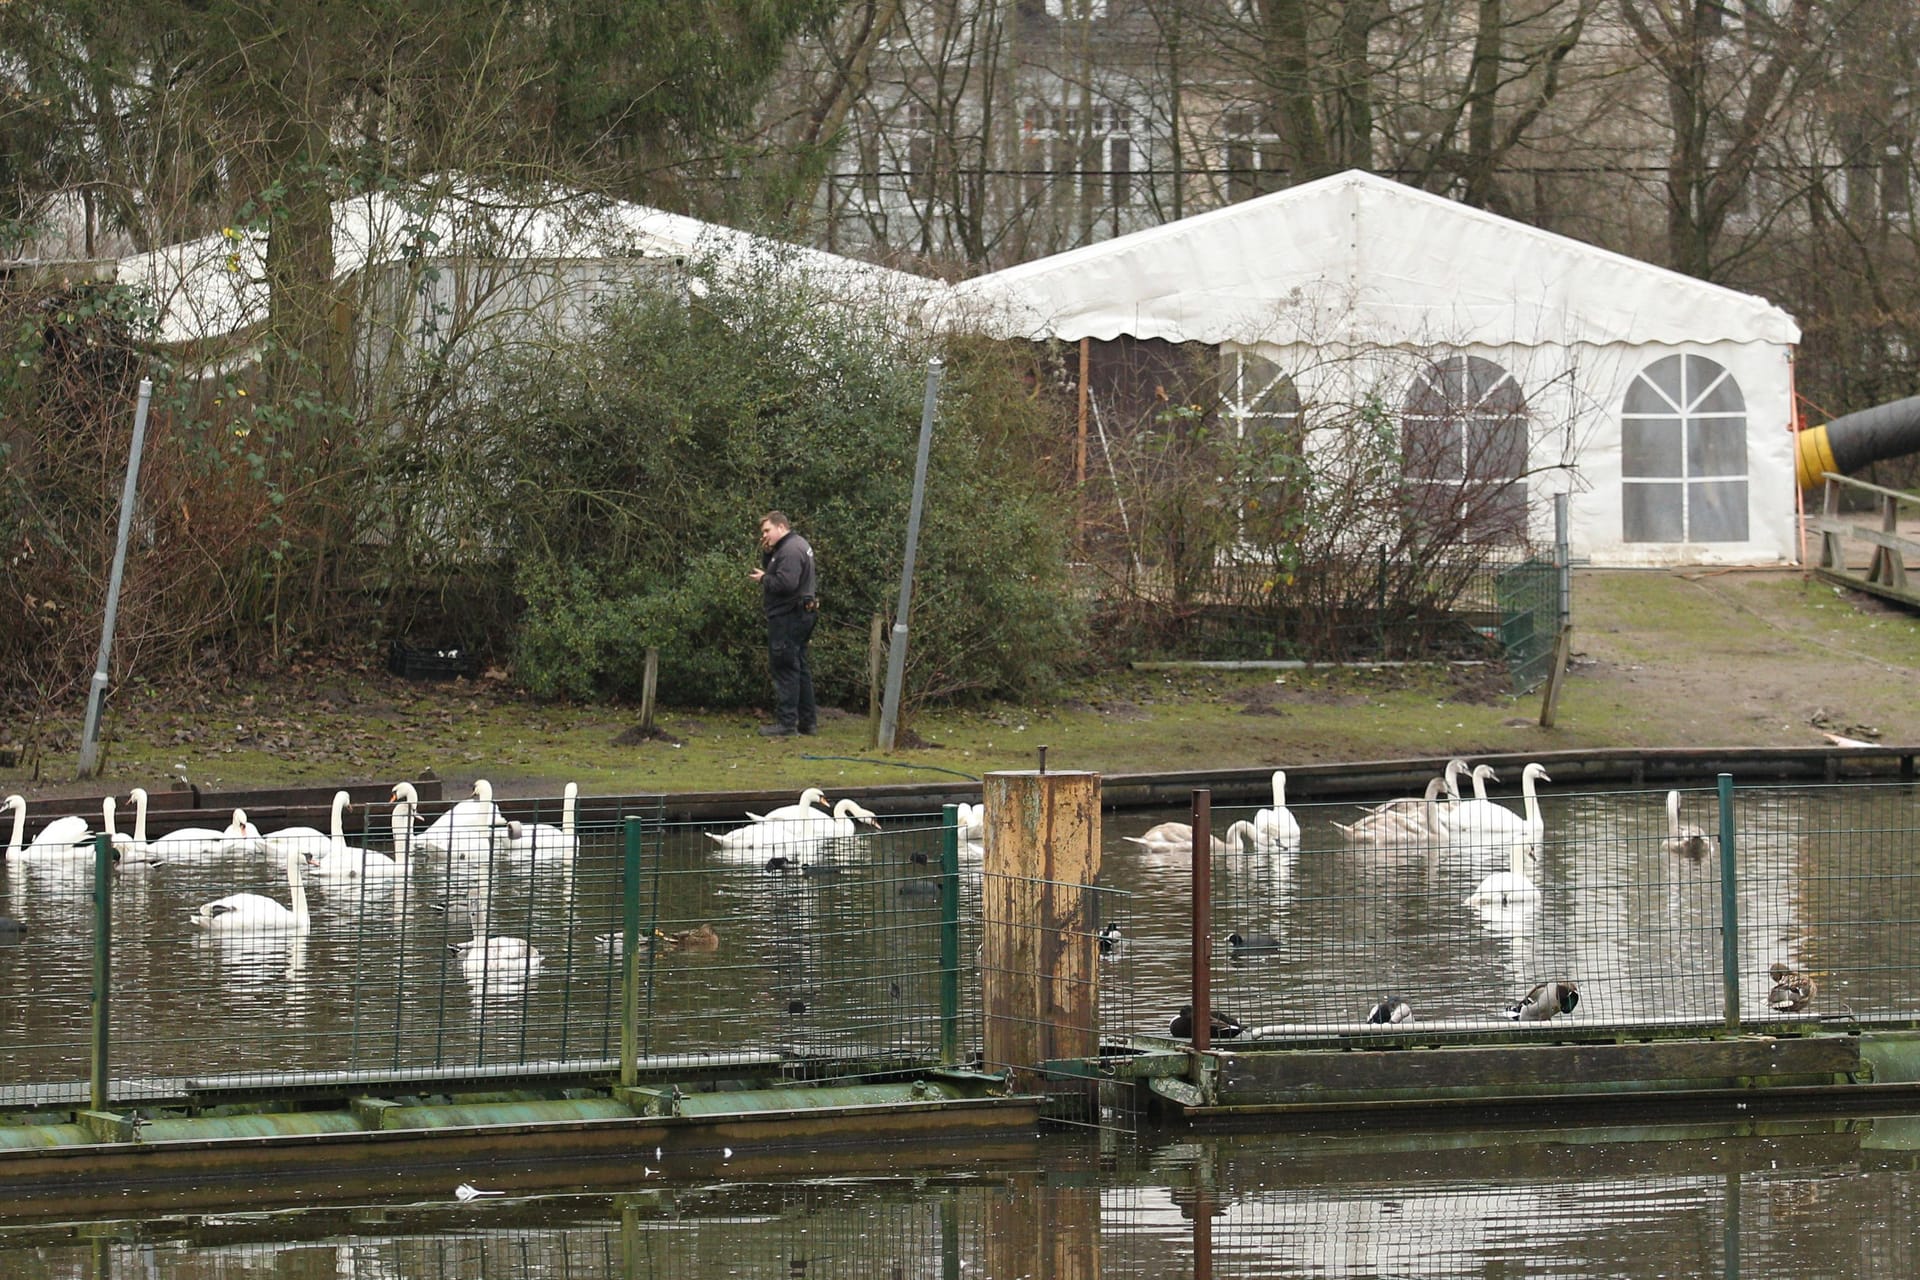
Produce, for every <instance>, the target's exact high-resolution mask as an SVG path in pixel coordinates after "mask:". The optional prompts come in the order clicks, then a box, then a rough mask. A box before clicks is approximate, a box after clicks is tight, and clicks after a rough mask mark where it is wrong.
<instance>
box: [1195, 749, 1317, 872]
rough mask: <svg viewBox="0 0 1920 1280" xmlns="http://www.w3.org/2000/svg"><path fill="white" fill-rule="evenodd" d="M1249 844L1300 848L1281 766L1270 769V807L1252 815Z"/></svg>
mask: <svg viewBox="0 0 1920 1280" xmlns="http://www.w3.org/2000/svg"><path fill="white" fill-rule="evenodd" d="M1188 843H1192V842H1191V841H1189V842H1188ZM1253 847H1254V849H1255V851H1256V852H1259V853H1298V852H1299V851H1300V822H1299V820H1298V819H1296V818H1295V817H1294V816H1293V812H1292V810H1290V809H1288V808H1287V773H1286V770H1284V769H1275V770H1274V771H1273V808H1271V809H1262V810H1260V811H1259V812H1258V813H1256V814H1254V815H1253Z"/></svg>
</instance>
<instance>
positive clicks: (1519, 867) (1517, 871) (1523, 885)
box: [1462, 842, 1540, 907]
mask: <svg viewBox="0 0 1920 1280" xmlns="http://www.w3.org/2000/svg"><path fill="white" fill-rule="evenodd" d="M1533 858H1534V853H1533V851H1532V850H1531V849H1529V848H1528V847H1527V846H1526V845H1525V844H1521V843H1518V842H1516V843H1514V844H1511V845H1508V846H1507V869H1506V870H1505V871H1496V872H1494V873H1493V874H1492V875H1490V876H1488V877H1487V878H1486V879H1484V880H1482V881H1481V882H1480V887H1479V888H1477V889H1475V890H1474V891H1473V892H1472V893H1471V894H1469V895H1468V897H1467V900H1466V902H1465V903H1463V904H1462V905H1464V906H1469V907H1517V906H1523V905H1525V904H1528V903H1533V902H1538V901H1539V900H1540V887H1539V886H1538V885H1536V884H1534V882H1533V881H1532V880H1529V879H1528V878H1527V864H1528V863H1529V862H1530V861H1531V860H1532V859H1533Z"/></svg>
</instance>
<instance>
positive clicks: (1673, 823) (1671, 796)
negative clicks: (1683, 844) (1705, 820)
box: [1667, 791, 1680, 840]
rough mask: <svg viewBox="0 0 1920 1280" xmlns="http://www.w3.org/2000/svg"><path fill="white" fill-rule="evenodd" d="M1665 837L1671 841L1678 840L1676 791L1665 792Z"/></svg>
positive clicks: (1678, 799) (1678, 824)
mask: <svg viewBox="0 0 1920 1280" xmlns="http://www.w3.org/2000/svg"><path fill="white" fill-rule="evenodd" d="M1667 836H1668V838H1669V839H1673V840H1678V839H1679V838H1680V793H1679V792H1678V791H1669V792H1667Z"/></svg>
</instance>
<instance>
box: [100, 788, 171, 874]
mask: <svg viewBox="0 0 1920 1280" xmlns="http://www.w3.org/2000/svg"><path fill="white" fill-rule="evenodd" d="M132 798H133V802H134V813H135V814H136V815H137V816H136V817H135V820H134V832H133V834H132V835H125V834H122V833H121V831H120V830H119V829H118V828H117V827H115V826H114V824H113V816H114V809H115V805H114V802H113V797H112V796H102V797H100V827H101V830H102V831H103V832H104V833H105V834H106V837H107V839H108V840H110V841H112V842H113V864H114V866H115V867H117V868H119V869H120V870H122V871H148V870H151V869H152V868H154V867H157V866H159V865H160V864H161V863H163V862H165V861H166V858H165V857H163V856H162V855H161V853H160V851H158V850H156V849H155V848H154V847H153V846H152V845H150V844H148V843H147V822H146V818H147V793H146V792H144V791H142V790H141V789H140V788H139V787H135V788H134V789H133V797H132Z"/></svg>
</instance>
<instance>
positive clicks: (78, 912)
mask: <svg viewBox="0 0 1920 1280" xmlns="http://www.w3.org/2000/svg"><path fill="white" fill-rule="evenodd" d="M469 803H471V802H469ZM488 803H491V802H490V801H489V802H488ZM342 818H343V824H342V825H343V827H344V828H345V829H346V830H351V831H354V832H355V833H356V834H354V835H353V836H352V837H351V841H352V842H351V843H349V841H348V838H347V837H345V836H344V835H342V836H339V837H335V836H333V835H325V836H323V835H320V834H319V833H317V832H311V831H309V832H305V833H301V832H294V833H292V834H288V835H285V836H280V835H278V834H277V833H273V832H269V833H268V834H267V836H266V837H260V838H258V839H256V840H251V841H246V842H242V841H233V842H229V843H225V844H222V843H220V842H212V843H210V844H209V845H208V846H207V847H205V848H203V849H199V850H195V851H190V852H189V851H187V850H186V848H185V845H184V844H183V843H182V842H179V841H176V842H174V845H173V849H172V850H171V852H170V854H169V856H168V857H167V858H166V859H164V860H160V861H157V862H150V861H147V860H144V859H140V858H137V857H128V856H125V854H126V851H125V850H123V851H122V853H123V856H122V857H121V859H120V861H119V862H118V864H116V865H114V867H113V869H111V870H109V871H108V873H107V879H106V884H107V892H106V894H105V895H104V901H102V900H101V896H100V895H96V894H95V892H94V885H95V868H94V866H93V864H92V861H91V860H90V859H79V858H76V859H73V860H71V865H64V864H63V865H60V866H58V867H43V866H36V865H30V864H13V865H11V866H9V867H8V870H7V878H6V880H5V881H4V882H0V883H4V885H5V890H6V898H5V899H4V901H5V903H6V904H7V906H8V909H9V910H10V911H11V912H13V913H15V914H16V915H17V916H18V917H20V918H23V919H25V920H27V921H29V922H30V925H29V927H28V928H27V929H26V931H25V932H24V933H23V934H22V935H21V936H20V937H18V938H15V939H11V940H10V945H8V946H6V947H5V948H4V950H0V970H4V972H5V975H6V979H7V982H8V992H7V994H6V996H5V997H4V998H0V1031H4V1036H3V1037H0V1107H33V1106H39V1105H68V1106H71V1105H73V1104H74V1103H76V1102H84V1101H86V1100H87V1097H88V1090H89V1087H90V1086H93V1085H95V1084H97V1083H107V1084H108V1085H109V1092H110V1093H111V1094H112V1095H113V1096H114V1098H115V1099H117V1100H118V1101H121V1102H124V1103H129V1104H135V1103H138V1102H140V1101H141V1100H143V1099H160V1098H163V1097H166V1096H169V1095H171V1094H177V1093H178V1092H180V1091H181V1090H183V1089H191V1090H193V1091H196V1092H201V1093H205V1092H208V1091H213V1092H218V1091H220V1090H223V1089H231V1090H243V1089H249V1088H251V1089H258V1088H262V1087H265V1088H284V1087H302V1086H309V1085H318V1084H322V1083H325V1082H327V1081H337V1080H340V1079H342V1078H344V1077H349V1076H351V1077H354V1078H356V1079H359V1078H374V1077H380V1076H387V1077H392V1078H395V1079H425V1078H427V1077H430V1076H433V1075H436V1074H444V1075H448V1076H455V1075H462V1074H464V1075H473V1074H475V1073H480V1074H491V1075H493V1076H496V1077H513V1076H516V1075H532V1074H540V1075H557V1074H564V1073H568V1072H572V1073H576V1074H599V1075H603V1076H604V1075H606V1074H608V1073H609V1072H610V1071H611V1070H612V1069H613V1068H614V1066H615V1059H616V1058H617V1056H618V1055H620V1054H622V1053H623V1052H629V1053H637V1054H639V1055H642V1056H652V1055H669V1054H686V1053H705V1054H720V1053H737V1052H739V1051H741V1050H743V1049H745V1050H754V1051H757V1052H759V1053H760V1054H762V1055H763V1056H764V1055H772V1056H773V1057H774V1058H775V1059H781V1058H785V1059H816V1060H820V1061H821V1062H824V1063H825V1064H826V1065H824V1066H821V1067H820V1068H819V1070H820V1071H821V1072H822V1073H825V1074H832V1073H833V1072H834V1071H835V1070H836V1069H844V1070H846V1071H849V1072H852V1071H858V1070H870V1069H873V1062H872V1061H868V1062H865V1063H857V1062H855V1060H856V1059H868V1060H880V1061H882V1062H884V1060H888V1059H912V1060H919V1061H928V1060H936V1061H937V1060H942V1058H943V1055H944V1058H945V1060H955V1058H956V1056H957V1055H959V1054H960V1053H961V1052H962V1049H961V1045H962V1044H963V1042H964V1043H965V1044H977V1041H978V1033H977V1026H978V1015H977V1010H978V1000H977V998H973V997H971V996H970V997H969V998H968V999H966V1000H964V1001H963V1000H962V998H961V991H962V989H963V988H962V969H963V966H962V963H961V959H960V957H961V955H962V954H963V951H962V947H961V944H960V936H959V935H960V931H961V921H962V920H963V919H964V920H966V921H968V928H969V931H970V932H971V933H972V934H973V936H974V937H975V942H974V944H973V949H975V950H977V946H978V943H977V933H978V930H977V923H976V922H975V917H977V877H967V876H962V875H961V874H960V865H959V862H958V859H957V858H956V859H954V860H953V865H952V866H944V865H943V859H942V846H943V842H944V841H945V838H946V836H947V835H948V834H949V832H948V829H947V828H946V827H945V826H944V825H943V819H942V817H941V816H940V815H931V816H923V817H919V818H909V819H904V820H898V821H895V822H892V823H890V824H889V825H888V827H887V829H885V830H881V829H879V827H878V824H877V823H876V824H873V825H871V826H869V825H865V824H860V825H859V826H858V829H857V831H856V830H852V829H849V828H852V827H854V825H855V824H853V823H852V822H850V821H848V820H846V819H844V818H842V819H832V818H827V817H825V816H824V815H820V814H818V811H816V816H815V817H813V818H806V817H797V818H796V817H788V818H786V819H784V820H782V819H779V818H778V817H776V818H775V819H774V820H772V821H768V822H753V823H740V824H732V825H731V826H727V827H722V826H719V825H712V824H692V823H667V822H665V821H663V820H661V818H660V814H659V809H658V805H657V803H649V804H646V805H643V806H641V807H640V808H639V809H637V810H634V811H632V812H629V811H627V810H626V809H623V808H621V807H620V806H619V805H617V804H611V803H597V804H595V805H593V806H591V807H590V812H589V814H588V815H587V816H586V817H584V818H582V819H580V820H577V821H576V819H575V815H574V814H572V813H571V812H568V813H566V814H565V815H564V817H563V815H562V814H561V812H560V811H559V806H558V804H557V803H555V804H553V805H551V806H546V807H544V809H543V810H537V811H535V812H532V813H529V814H527V815H526V817H525V819H524V820H515V821H513V822H510V823H508V822H500V823H497V824H496V823H492V822H484V823H482V824H481V825H479V826H478V827H471V828H469V829H467V830H465V831H464V832H462V831H460V830H458V829H455V830H453V831H452V833H451V834H449V833H448V831H447V829H442V830H441V831H440V832H438V833H437V834H436V833H432V832H431V829H429V828H425V827H423V826H415V825H413V824H411V823H408V824H406V825H395V824H394V823H393V822H392V821H391V818H392V811H391V810H390V809H389V807H388V806H372V807H370V808H368V809H367V810H365V811H352V810H348V811H344V812H343V813H342ZM556 818H558V819H561V823H562V824H564V825H560V824H556V823H555V822H554V819H556ZM843 824H844V825H843ZM741 831H744V832H745V833H746V834H745V835H743V836H739V835H733V834H730V832H741ZM155 843H156V845H157V844H158V843H159V842H155ZM970 902H971V905H969V903H970ZM101 939H105V944H104V946H102V945H99V940H101ZM965 954H967V955H969V956H970V955H971V954H972V950H968V951H966V952H965ZM629 963H631V965H632V983H633V1009H634V1019H633V1026H632V1028H631V1029H632V1032H633V1035H632V1046H631V1048H630V1049H627V1048H626V1047H625V1046H623V1041H622V1032H623V1015H624V1011H625V999H626V991H627V987H626V983H627V981H628V976H627V966H628V964H629ZM103 966H104V967H103ZM966 972H967V973H969V974H976V975H977V970H976V969H974V968H973V967H972V966H971V965H969V966H966ZM103 980H104V988H102V989H103V990H104V994H105V997H106V998H105V1000H104V1001H102V1002H96V1001H95V1000H94V998H93V996H94V992H95V990H96V988H100V987H101V984H102V982H103ZM103 1014H104V1020H103V1018H102V1015H103ZM969 1018H971V1023H969ZM970 1026H971V1028H972V1030H969V1027H970ZM835 1063H840V1064H844V1065H843V1067H840V1068H836V1067H835V1065H834V1064H835ZM102 1075H104V1077H106V1078H107V1079H104V1080H101V1079H96V1077H99V1076H102Z"/></svg>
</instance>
